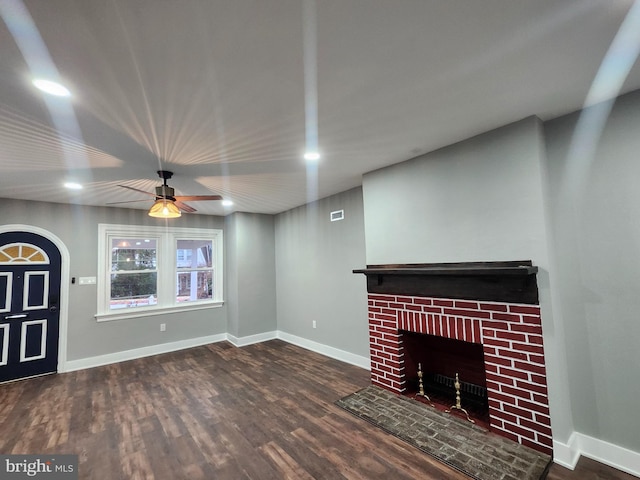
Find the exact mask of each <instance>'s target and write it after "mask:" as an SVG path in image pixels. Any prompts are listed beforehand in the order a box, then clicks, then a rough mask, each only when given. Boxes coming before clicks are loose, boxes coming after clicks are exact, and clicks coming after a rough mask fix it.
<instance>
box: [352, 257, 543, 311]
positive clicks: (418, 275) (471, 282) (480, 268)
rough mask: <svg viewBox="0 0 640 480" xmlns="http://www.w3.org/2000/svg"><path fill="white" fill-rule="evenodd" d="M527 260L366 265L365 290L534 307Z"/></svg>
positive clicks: (535, 269)
mask: <svg viewBox="0 0 640 480" xmlns="http://www.w3.org/2000/svg"><path fill="white" fill-rule="evenodd" d="M537 272H538V267H536V266H533V262H532V261H531V260H520V261H508V262H463V263H420V264H416V263H412V264H400V265H398V264H390V265H367V268H364V269H359V270H353V273H363V274H365V275H366V276H367V291H368V292H369V293H383V294H392V295H394V294H395V295H416V296H424V297H440V298H454V299H468V300H485V301H495V302H508V303H526V304H538V286H537V282H536V273H537Z"/></svg>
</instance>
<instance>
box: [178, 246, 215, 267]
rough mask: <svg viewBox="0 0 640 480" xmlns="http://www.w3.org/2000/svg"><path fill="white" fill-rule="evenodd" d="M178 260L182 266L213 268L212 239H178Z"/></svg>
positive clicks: (179, 265)
mask: <svg viewBox="0 0 640 480" xmlns="http://www.w3.org/2000/svg"><path fill="white" fill-rule="evenodd" d="M176 262H177V266H178V268H179V269H182V268H189V269H191V268H211V266H212V265H213V242H212V241H211V240H178V242H177V249H176Z"/></svg>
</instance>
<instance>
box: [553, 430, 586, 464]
mask: <svg viewBox="0 0 640 480" xmlns="http://www.w3.org/2000/svg"><path fill="white" fill-rule="evenodd" d="M577 441H578V440H577V436H576V433H575V432H573V433H572V434H571V436H570V437H569V440H568V441H567V443H562V442H559V441H557V440H554V441H553V462H554V463H557V464H558V465H562V466H563V467H565V468H568V469H569V470H573V469H574V468H576V464H577V463H578V460H579V459H580V451H579V450H578V445H577Z"/></svg>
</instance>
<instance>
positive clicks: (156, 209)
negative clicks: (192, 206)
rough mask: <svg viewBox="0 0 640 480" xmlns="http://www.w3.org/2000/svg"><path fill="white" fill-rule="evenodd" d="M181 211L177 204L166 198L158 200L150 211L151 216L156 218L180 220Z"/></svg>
mask: <svg viewBox="0 0 640 480" xmlns="http://www.w3.org/2000/svg"><path fill="white" fill-rule="evenodd" d="M181 215H182V213H180V209H179V208H178V207H176V204H175V203H173V202H172V201H171V200H167V199H166V198H161V199H159V200H156V202H155V203H154V204H153V205H152V206H151V208H150V209H149V216H150V217H156V218H178V217H179V216H181Z"/></svg>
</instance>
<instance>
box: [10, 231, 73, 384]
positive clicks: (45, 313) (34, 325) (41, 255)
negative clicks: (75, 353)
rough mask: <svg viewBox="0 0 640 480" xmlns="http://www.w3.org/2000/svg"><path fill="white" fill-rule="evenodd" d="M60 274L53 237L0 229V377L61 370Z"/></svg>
mask: <svg viewBox="0 0 640 480" xmlns="http://www.w3.org/2000/svg"><path fill="white" fill-rule="evenodd" d="M60 280H61V256H60V252H59V250H58V248H57V247H56V246H55V245H54V244H53V243H52V242H51V241H50V240H48V239H46V238H44V237H42V236H40V235H37V234H35V233H30V232H9V233H2V234H0V348H1V349H2V350H1V351H0V382H3V381H8V380H16V379H19V378H25V377H30V376H34V375H42V374H45V373H53V372H55V371H56V370H57V365H58V335H59V308H58V307H59V306H58V299H59V298H60Z"/></svg>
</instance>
